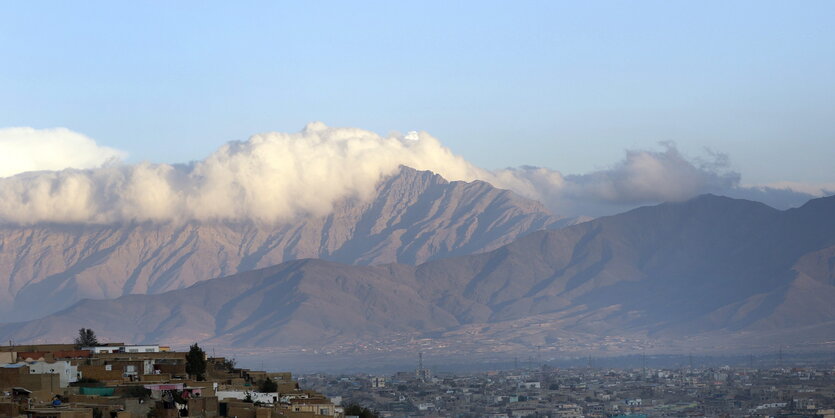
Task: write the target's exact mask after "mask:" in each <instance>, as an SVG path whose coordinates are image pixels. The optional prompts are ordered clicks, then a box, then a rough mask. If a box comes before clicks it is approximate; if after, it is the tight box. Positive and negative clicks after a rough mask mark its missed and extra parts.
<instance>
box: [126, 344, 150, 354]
mask: <svg viewBox="0 0 835 418" xmlns="http://www.w3.org/2000/svg"><path fill="white" fill-rule="evenodd" d="M119 351H120V352H122V353H159V351H160V350H159V346H158V345H126V346H124V347H122V349H121V350H119Z"/></svg>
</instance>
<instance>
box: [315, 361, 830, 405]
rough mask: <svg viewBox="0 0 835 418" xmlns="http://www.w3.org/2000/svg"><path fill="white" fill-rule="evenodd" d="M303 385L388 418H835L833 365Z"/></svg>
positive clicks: (423, 376) (343, 379) (417, 377)
mask: <svg viewBox="0 0 835 418" xmlns="http://www.w3.org/2000/svg"><path fill="white" fill-rule="evenodd" d="M299 382H300V384H302V385H303V386H305V387H309V388H311V389H314V390H316V391H319V392H322V393H324V394H326V395H329V396H332V397H335V398H332V399H333V400H335V401H341V402H342V403H344V402H346V401H348V402H350V403H357V404H361V405H363V406H365V407H367V408H369V409H373V410H376V411H378V413H379V414H380V416H391V417H417V416H420V417H627V416H631V417H648V416H666V417H677V416H700V417H701V416H707V417H720V416H752V417H775V416H779V417H833V416H835V410H833V408H835V368H833V367H832V366H817V367H815V366H812V367H775V368H763V369H755V368H748V367H729V366H724V367H715V368H714V367H710V368H698V367H694V368H691V367H683V368H676V369H666V368H633V369H603V368H589V367H586V368H570V369H557V368H552V367H548V366H543V367H539V368H535V369H515V370H506V371H493V372H482V373H467V374H463V373H459V374H439V375H436V376H432V375H431V373H430V372H429V371H428V370H426V369H423V372H421V369H418V370H417V371H416V372H412V373H407V372H401V373H397V374H394V375H392V376H369V375H342V376H334V375H324V374H314V375H306V376H303V377H300V378H299Z"/></svg>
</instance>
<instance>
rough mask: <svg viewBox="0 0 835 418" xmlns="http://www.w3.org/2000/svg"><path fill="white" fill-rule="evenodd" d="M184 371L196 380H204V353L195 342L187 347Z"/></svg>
mask: <svg viewBox="0 0 835 418" xmlns="http://www.w3.org/2000/svg"><path fill="white" fill-rule="evenodd" d="M186 373H188V375H189V376H194V377H195V378H196V379H197V380H206V353H205V352H204V351H203V349H202V348H200V347H199V346H198V345H197V343H194V344H193V345H192V346H191V347H189V348H188V354H186Z"/></svg>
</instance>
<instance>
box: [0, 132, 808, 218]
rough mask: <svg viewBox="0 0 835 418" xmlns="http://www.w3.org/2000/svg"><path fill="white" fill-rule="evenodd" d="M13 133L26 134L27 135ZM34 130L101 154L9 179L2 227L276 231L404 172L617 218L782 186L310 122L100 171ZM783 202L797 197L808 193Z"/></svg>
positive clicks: (673, 162)
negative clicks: (501, 155)
mask: <svg viewBox="0 0 835 418" xmlns="http://www.w3.org/2000/svg"><path fill="white" fill-rule="evenodd" d="M15 129H17V130H22V131H21V132H26V129H27V128H15ZM4 131H8V130H4ZM29 132H34V133H31V135H34V136H38V137H40V138H41V139H39V141H38V142H34V144H36V145H37V146H42V144H49V143H50V142H49V141H52V140H53V139H51V138H44V137H48V136H49V135H48V134H47V133H52V134H55V135H56V136H57V137H58V138H59V139H56V140H55V141H57V142H55V143H57V144H66V142H65V141H63V140H65V139H66V138H75V139H74V140H75V141H79V142H78V144H81V145H79V146H78V147H77V149H81V148H82V146H86V147H92V148H89V149H90V152H91V153H93V154H95V155H97V156H98V157H96V158H91V159H90V160H89V161H85V162H79V161H80V160H79V161H73V160H71V159H69V158H68V159H67V160H65V161H63V162H62V163H61V164H63V166H67V165H73V166H75V167H85V166H84V164H86V167H87V168H85V169H65V170H60V171H41V172H29V173H23V174H19V175H16V176H13V177H6V178H0V221H5V222H12V223H21V224H32V223H37V222H43V221H47V222H80V223H86V222H93V223H111V222H123V221H162V222H167V221H173V222H178V221H185V220H198V221H213V220H234V221H241V220H255V221H258V222H268V223H274V222H281V221H286V220H290V219H292V218H293V217H296V216H306V215H313V216H317V215H324V214H327V213H329V212H330V210H331V209H332V207H333V205H334V203H336V202H337V201H338V200H340V199H344V198H352V197H353V198H359V199H364V198H368V197H370V196H371V194H372V193H373V192H374V188H375V185H376V184H377V183H378V182H379V181H380V180H381V179H382V178H383V177H385V176H388V175H391V174H393V173H395V172H396V171H397V170H398V167H399V166H400V165H405V166H409V167H412V168H415V169H419V170H431V171H434V172H436V173H438V174H440V175H442V176H444V177H445V178H447V179H449V180H464V181H472V180H477V179H478V180H484V181H487V182H490V183H492V184H494V185H495V186H497V187H501V188H506V189H510V190H514V191H516V192H517V193H519V194H521V195H524V196H527V197H530V198H533V199H537V200H540V201H542V202H543V203H545V204H546V205H547V206H548V207H549V208H550V209H551V210H552V211H553V212H554V213H557V214H561V215H580V214H586V215H593V216H597V215H603V214H612V213H615V212H617V211H619V210H623V209H628V208H630V207H634V206H636V205H639V204H645V203H654V202H660V201H668V200H683V199H687V198H690V197H693V196H696V195H698V194H702V193H708V192H712V193H720V194H733V193H737V194H739V193H742V192H747V193H755V194H757V193H759V196H761V197H762V196H765V197H769V196H772V195H773V193H771V192H770V190H772V189H768V190H766V191H762V190H760V191H756V190H754V189H751V188H741V187H740V186H739V178H740V176H739V174H737V173H735V172H733V171H730V170H729V169H728V163H727V158H726V157H725V156H723V155H721V154H709V155H708V156H707V157H706V159H701V160H699V159H688V158H686V157H684V156H682V155H681V154H680V153H679V152H678V150H677V149H676V148H675V146H673V145H672V144H664V146H663V149H662V150H661V151H627V153H626V156H625V158H624V159H623V160H622V161H620V162H619V163H617V164H615V165H613V166H612V167H611V168H609V169H606V170H600V171H597V172H593V173H588V174H583V175H563V174H562V173H560V172H559V171H555V170H550V169H546V168H536V167H519V168H512V169H504V170H495V171H489V170H484V169H481V168H479V167H476V166H474V165H472V164H470V163H469V162H467V161H466V160H464V159H463V158H462V157H460V156H457V155H454V154H453V153H452V152H451V151H450V150H449V149H448V148H446V147H444V146H443V145H441V143H440V142H439V141H438V140H437V139H435V138H433V137H432V136H430V135H429V134H427V133H425V132H419V133H417V132H409V133H408V134H407V135H405V136H403V135H399V134H393V135H389V136H380V135H378V134H376V133H373V132H370V131H366V130H362V129H355V128H330V127H327V126H325V125H324V124H322V123H311V124H309V125H308V126H307V127H306V128H305V129H304V130H302V131H301V132H298V133H278V132H273V133H265V134H260V135H254V136H253V137H251V138H250V139H249V140H247V141H241V142H237V141H236V142H230V143H228V144H226V145H224V146H222V147H221V148H220V149H218V150H217V151H215V152H214V153H213V154H211V155H210V156H209V157H207V158H206V159H204V160H202V161H197V162H194V163H190V164H188V165H168V164H152V163H142V164H136V165H128V164H105V165H103V166H102V162H103V161H105V160H107V158H112V157H114V156H116V157H118V155H119V154H118V152H116V151H113V150H110V149H107V148H102V147H98V146H96V145H95V143H94V142H93V141H92V140H90V139H89V138H86V137H84V136H82V135H80V134H76V133H73V132H70V131H67V130H49V131H34V130H29ZM79 138H80V139H79ZM9 143H12V144H14V142H13V141H12V142H9ZM0 144H2V142H0ZM3 146H5V145H3ZM62 146H64V145H62ZM15 147H17V150H16V152H18V155H30V154H31V153H32V152H34V151H28V150H25V149H23V148H25V146H21V145H19V144H18V145H13V146H12V149H14V148H15ZM27 152H28V153H30V154H27ZM68 154H72V153H70V152H68ZM21 158H22V157H21ZM70 163H72V164H70ZM55 164H57V165H58V166H60V165H61V164H58V163H57V162H56V163H55ZM25 165H26V164H24V166H25ZM30 166H35V164H34V163H30ZM38 169H44V167H42V166H39V167H38ZM23 170H29V169H28V168H24V169H23ZM752 190H754V192H752ZM781 196H783V197H786V196H789V197H791V199H795V200H797V198H798V196H802V194H797V193H794V194H786V193H783V194H782V195H781ZM784 200H785V199H784Z"/></svg>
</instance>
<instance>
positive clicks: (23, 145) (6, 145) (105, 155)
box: [0, 127, 126, 177]
mask: <svg viewBox="0 0 835 418" xmlns="http://www.w3.org/2000/svg"><path fill="white" fill-rule="evenodd" d="M125 155H126V154H125V153H124V152H122V151H119V150H115V149H113V148H108V147H103V146H100V145H98V144H96V141H93V140H92V139H90V138H88V137H86V136H84V135H82V134H80V133H77V132H73V131H71V130H69V129H65V128H55V129H33V128H25V127H23V128H2V129H0V177H7V176H11V175H14V174H18V173H23V172H26V171H38V170H62V169H65V168H69V167H72V168H96V167H100V166H101V165H102V164H106V163H108V162H110V161H116V160H121V159H122V158H124V157H125Z"/></svg>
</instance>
